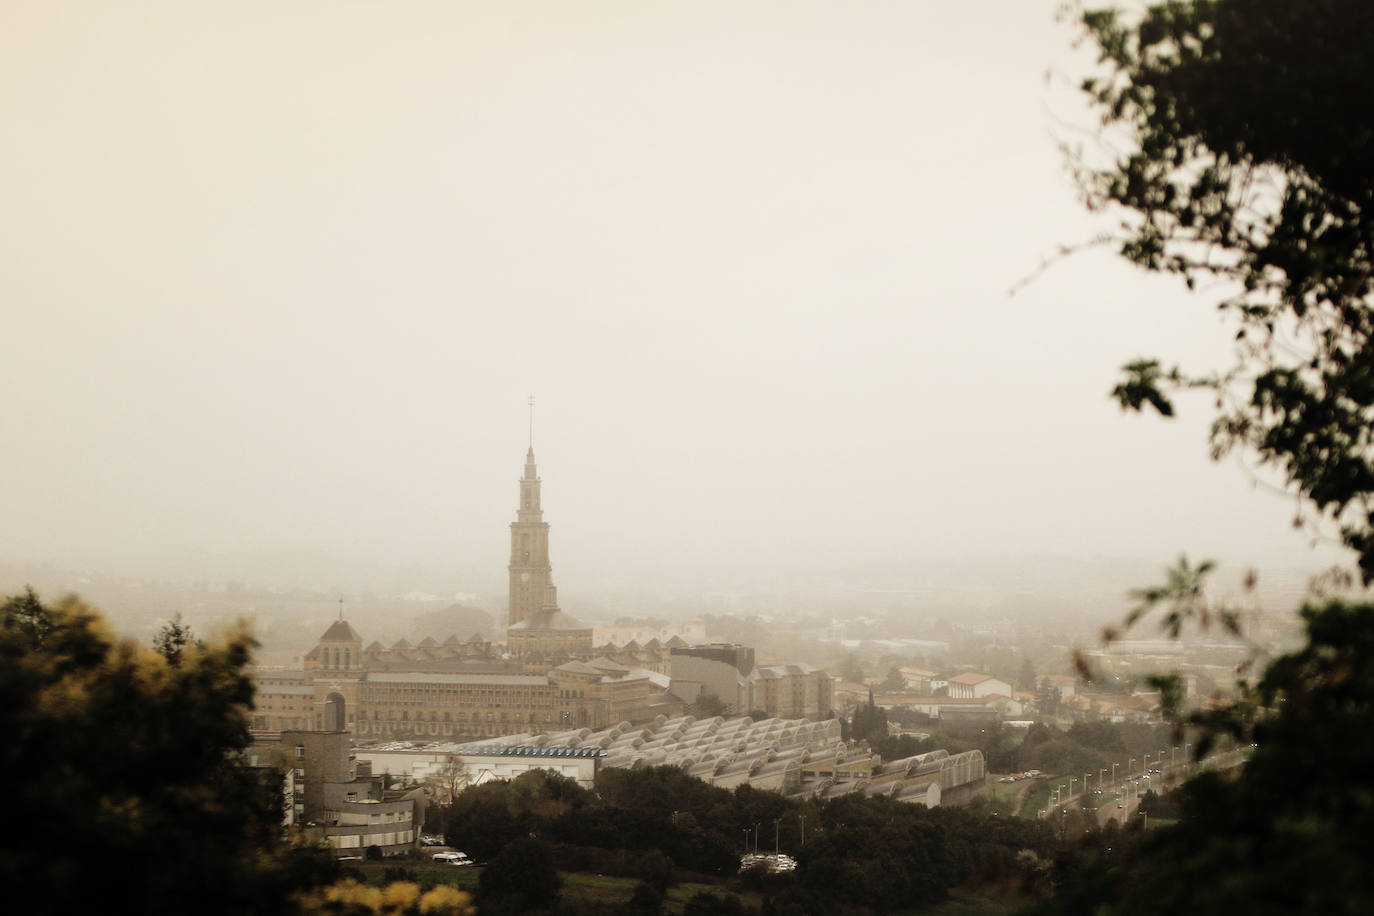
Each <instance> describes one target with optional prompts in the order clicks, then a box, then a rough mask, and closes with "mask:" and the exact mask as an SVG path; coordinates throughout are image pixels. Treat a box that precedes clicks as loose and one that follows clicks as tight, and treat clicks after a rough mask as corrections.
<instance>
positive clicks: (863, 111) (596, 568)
mask: <svg viewBox="0 0 1374 916" xmlns="http://www.w3.org/2000/svg"><path fill="white" fill-rule="evenodd" d="M1057 5H1058V4H1057V2H1051V0H1040V2H1026V0H1002V2H983V3H972V4H955V5H935V4H927V3H895V4H889V3H875V4H867V5H864V6H863V7H862V8H858V9H856V8H854V7H852V6H843V5H825V4H808V5H797V4H790V3H780V2H778V3H768V2H760V3H744V4H740V3H729V4H724V3H722V4H691V5H690V7H689V6H686V5H684V6H681V7H677V8H672V7H668V6H664V5H645V4H639V3H588V4H574V5H569V4H561V3H550V2H530V3H521V4H507V3H491V4H481V3H464V4H451V5H450V4H426V3H391V4H386V5H376V6H371V5H340V4H333V3H329V4H326V3H294V4H287V5H282V4H265V3H264V4H249V5H247V6H245V5H242V4H239V5H235V6H233V7H232V8H230V7H224V8H219V9H215V8H207V7H205V6H202V5H198V4H197V5H191V6H188V5H185V4H178V3H153V4H149V5H145V6H143V7H140V11H139V13H138V14H137V15H134V14H131V13H130V11H128V10H126V9H119V8H115V7H111V6H108V5H104V4H96V3H89V4H71V3H68V4H49V3H32V4H25V3H19V4H13V3H12V4H7V5H6V7H5V8H4V10H3V11H0V52H2V53H0V74H2V75H0V117H3V118H4V121H5V123H7V124H9V125H11V132H10V135H9V138H8V139H7V141H6V143H5V144H3V146H0V196H3V198H4V199H5V200H6V202H7V204H6V207H5V209H4V213H3V215H0V233H3V244H0V276H3V277H4V278H5V279H4V281H3V286H4V295H3V297H0V298H3V303H4V304H3V305H0V309H3V311H4V313H5V326H6V327H7V329H8V330H9V335H8V336H9V341H10V346H9V347H8V348H7V354H6V358H5V360H4V361H3V362H0V386H3V388H4V390H5V391H6V392H7V396H6V404H7V410H6V411H5V419H4V427H5V431H6V436H5V439H6V441H7V447H6V449H5V454H4V458H3V466H4V473H3V474H0V507H3V508H2V510H0V516H2V517H3V520H4V521H3V524H0V556H3V557H5V558H7V560H8V561H10V562H12V563H14V564H18V565H19V566H20V567H24V568H27V567H26V564H41V563H50V564H54V565H55V566H57V567H60V568H62V569H72V570H98V571H102V572H108V573H117V574H121V575H129V576H144V577H151V578H164V579H184V580H209V581H222V580H235V581H243V582H257V583H267V584H276V585H280V586H283V587H295V586H301V587H311V588H321V589H340V590H351V589H374V590H392V591H396V592H405V591H411V590H422V591H429V592H435V593H442V594H443V595H445V596H449V595H451V594H454V593H479V594H481V593H485V594H499V593H501V592H502V590H503V589H504V584H503V583H504V578H505V563H506V560H507V551H508V544H507V529H508V526H509V524H510V522H511V520H512V517H513V511H514V501H515V496H516V487H515V480H516V478H517V476H518V475H519V472H520V466H521V461H522V459H523V454H524V451H525V448H526V445H527V437H528V435H529V432H528V421H529V418H528V415H527V406H526V401H527V398H528V397H529V396H530V395H531V394H533V395H534V396H535V399H536V406H535V408H534V421H533V439H534V447H535V450H536V453H537V455H538V459H539V464H540V471H541V475H542V477H543V479H544V508H545V513H546V518H547V519H548V520H549V521H550V522H551V523H552V525H553V547H552V551H553V552H552V562H553V566H554V570H555V575H556V576H557V578H558V581H559V583H560V585H561V587H562V589H563V595H564V598H565V604H566V605H567V606H569V608H570V609H572V610H574V611H576V610H577V609H578V606H579V601H581V602H583V603H584V604H585V603H599V602H601V601H602V600H604V594H605V593H606V592H607V591H608V590H620V591H626V590H631V591H635V590H637V591H640V592H642V593H644V594H650V595H655V594H662V593H664V592H674V591H680V590H682V589H683V588H685V587H687V588H693V589H695V588H701V589H702V590H704V591H709V590H711V589H713V588H726V587H731V586H733V585H735V584H738V583H741V582H745V583H758V582H769V581H773V580H780V581H786V580H792V579H795V578H797V577H799V576H805V577H811V578H812V580H813V581H820V580H825V579H826V578H827V577H832V578H834V577H838V578H839V579H842V580H843V579H844V578H845V577H846V576H849V575H851V574H853V573H854V571H856V570H859V571H864V572H862V573H861V574H860V575H859V576H858V578H860V579H863V578H864V577H866V576H867V577H868V578H870V579H885V580H889V581H898V582H899V584H900V579H901V576H902V574H903V573H905V572H907V571H911V572H912V574H913V575H917V576H920V575H928V574H929V571H931V570H941V569H948V568H951V567H954V568H957V569H958V570H961V572H960V573H959V575H962V576H965V577H968V578H976V577H977V572H976V570H977V569H978V568H979V565H980V564H986V566H985V568H986V569H987V570H989V571H990V572H989V578H991V579H993V580H996V579H997V578H998V574H997V572H996V571H997V570H999V569H1005V568H1008V566H1009V565H1010V566H1011V567H1015V568H1017V569H1021V570H1025V569H1027V568H1035V567H1037V566H1043V569H1044V570H1049V571H1053V570H1057V569H1063V570H1065V571H1064V573H1063V575H1062V581H1059V582H1057V583H1052V582H1042V583H1039V584H1037V585H1036V586H1035V588H1036V589H1040V588H1043V589H1044V590H1045V591H1044V594H1041V595H1039V596H1038V597H1039V600H1051V601H1052V600H1053V599H1054V596H1055V595H1056V594H1068V593H1071V592H1072V591H1073V589H1074V588H1075V577H1076V576H1081V575H1084V570H1085V569H1091V568H1092V564H1094V563H1101V564H1103V565H1104V568H1124V569H1127V570H1129V571H1130V574H1131V575H1134V573H1135V571H1136V570H1137V569H1139V568H1140V567H1141V565H1142V564H1143V565H1145V566H1146V567H1148V568H1152V567H1153V566H1155V565H1161V566H1162V565H1163V564H1165V563H1167V562H1170V561H1171V560H1172V559H1173V558H1174V557H1175V556H1177V555H1178V554H1180V553H1187V554H1189V555H1190V556H1194V557H1204V556H1206V557H1216V558H1219V559H1221V560H1223V561H1225V562H1227V563H1229V564H1231V565H1232V566H1233V567H1234V568H1240V567H1243V566H1248V565H1254V566H1256V567H1258V568H1259V569H1260V570H1261V571H1262V572H1263V570H1265V569H1266V568H1273V569H1281V570H1286V571H1291V570H1293V569H1317V568H1320V567H1323V566H1326V565H1329V564H1330V563H1332V562H1335V561H1336V560H1339V559H1343V558H1344V554H1342V553H1341V552H1339V551H1336V550H1324V551H1318V552H1315V553H1314V552H1312V550H1311V548H1310V544H1311V539H1312V535H1311V532H1303V531H1293V530H1291V528H1290V526H1289V524H1288V519H1289V518H1290V517H1291V516H1292V514H1293V504H1292V502H1291V500H1289V499H1287V498H1285V497H1283V496H1281V495H1275V494H1274V493H1272V492H1269V491H1268V490H1267V489H1265V488H1263V487H1261V488H1256V487H1254V486H1253V485H1252V483H1251V480H1250V477H1249V475H1248V474H1247V473H1246V472H1245V471H1244V469H1242V468H1240V467H1238V466H1237V465H1236V464H1234V463H1223V464H1220V465H1213V464H1210V463H1208V462H1207V461H1206V460H1205V454H1206V424H1207V422H1208V420H1209V413H1210V409H1211V404H1210V403H1209V402H1206V401H1205V398H1203V399H1202V401H1201V402H1199V403H1197V404H1195V405H1189V404H1187V403H1186V402H1185V403H1184V405H1183V410H1182V416H1181V417H1179V418H1177V419H1175V420H1174V421H1172V422H1171V423H1164V422H1161V421H1159V420H1157V419H1155V418H1152V417H1149V416H1147V417H1138V416H1125V415H1123V414H1121V413H1120V411H1119V410H1118V409H1117V408H1116V407H1115V406H1114V405H1113V404H1112V403H1110V402H1109V401H1108V399H1107V397H1106V395H1107V392H1108V390H1109V389H1110V387H1111V386H1112V384H1113V383H1114V381H1115V379H1116V376H1117V369H1118V367H1119V366H1120V365H1121V364H1122V363H1124V362H1126V361H1128V360H1130V359H1133V358H1135V357H1137V356H1140V355H1155V354H1161V355H1164V356H1166V357H1167V358H1171V359H1172V358H1177V359H1179V360H1181V361H1183V362H1185V363H1190V364H1192V365H1193V366H1197V367H1206V366H1210V365H1218V364H1221V363H1224V362H1225V360H1226V359H1227V355H1228V338H1229V336H1230V332H1228V331H1227V329H1226V328H1225V327H1223V326H1222V325H1221V324H1220V322H1219V321H1218V319H1217V318H1216V316H1215V313H1214V311H1213V309H1212V308H1211V301H1210V300H1209V298H1208V294H1207V292H1206V291H1204V292H1202V293H1199V294H1196V295H1188V294H1186V293H1184V292H1183V291H1182V290H1181V286H1180V285H1178V284H1175V283H1173V282H1171V281H1170V280H1168V279H1165V278H1159V277H1150V276H1146V275H1143V274H1140V273H1136V272H1132V271H1131V270H1130V269H1129V268H1127V267H1126V266H1124V265H1122V264H1121V263H1119V262H1117V261H1114V260H1112V258H1111V256H1110V252H1108V251H1105V250H1094V249H1089V250H1086V251H1084V252H1082V253H1079V254H1076V255H1073V256H1071V257H1069V258H1067V259H1065V260H1063V261H1062V262H1059V263H1056V264H1054V265H1053V266H1051V267H1050V268H1049V269H1048V270H1046V271H1044V272H1043V273H1040V272H1039V268H1040V266H1041V264H1042V262H1043V261H1045V260H1046V259H1050V258H1053V256H1054V255H1055V253H1056V251H1057V249H1058V247H1059V246H1060V245H1064V244H1070V245H1071V244H1076V243H1081V242H1083V241H1085V240H1088V239H1090V238H1091V237H1093V236H1094V234H1095V233H1097V232H1098V231H1100V230H1101V229H1102V228H1103V227H1104V226H1106V225H1108V224H1106V223H1102V222H1095V221H1094V220H1093V218H1091V217H1090V216H1088V215H1085V213H1084V212H1083V209H1082V206H1081V204H1080V202H1079V199H1078V194H1077V192H1076V190H1075V188H1074V186H1073V183H1072V180H1071V178H1070V176H1069V175H1068V173H1067V171H1066V168H1065V163H1064V158H1063V155H1062V152H1061V149H1060V147H1061V145H1062V144H1069V145H1073V144H1078V143H1080V142H1087V143H1089V144H1091V143H1092V142H1093V141H1094V131H1093V128H1092V123H1091V120H1090V118H1089V116H1088V115H1087V114H1086V112H1085V109H1084V108H1083V106H1082V103H1081V102H1080V100H1079V99H1078V97H1077V94H1076V92H1075V85H1076V82H1077V79H1078V76H1079V75H1080V74H1081V73H1082V72H1083V71H1084V69H1085V68H1087V67H1088V66H1090V64H1091V58H1090V57H1088V56H1086V55H1084V54H1078V53H1076V52H1074V51H1073V50H1071V49H1070V46H1071V43H1072V39H1073V32H1072V30H1071V29H1070V28H1068V27H1066V26H1062V25H1057V24H1056V23H1055V21H1054V15H1053V13H1054V9H1055V7H1056V6H1057ZM1028 280H1029V282H1027V281H1028ZM1013 289H1015V290H1016V292H1015V294H1013V293H1012V290H1013ZM1085 564H1086V565H1085ZM970 570H972V571H970ZM1285 575H1287V573H1285ZM1043 577H1049V578H1053V577H1052V576H1050V574H1049V573H1048V572H1047V573H1044V574H1043V576H1042V578H1043ZM956 578H957V577H956ZM937 579H938V576H937ZM1136 584H1141V583H1140V582H1139V581H1138V580H1135V579H1130V577H1129V576H1126V575H1123V576H1122V581H1121V583H1120V590H1124V589H1125V588H1126V587H1129V586H1131V585H1136ZM4 585H5V586H6V587H7V588H13V587H18V586H19V585H22V582H14V583H11V582H6V583H4ZM990 587H994V588H995V587H996V582H995V581H994V582H993V583H992V584H991V586H990ZM1017 587H1018V588H1019V589H1020V590H1021V592H1022V593H1024V592H1025V587H1024V585H1023V584H1022V585H1018V586H1017ZM1116 590H1117V588H1116V585H1115V584H1113V585H1112V586H1111V588H1110V591H1116ZM1046 596H1048V598H1047V597H1046ZM1032 597H1036V596H1032ZM492 610H494V611H499V610H500V608H496V607H494V608H492ZM1112 610H1113V611H1114V610H1115V609H1112Z"/></svg>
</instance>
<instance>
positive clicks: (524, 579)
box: [520, 572, 530, 582]
mask: <svg viewBox="0 0 1374 916" xmlns="http://www.w3.org/2000/svg"><path fill="white" fill-rule="evenodd" d="M520 581H521V582H528V581H530V574H529V573H527V572H522V573H521V574H520Z"/></svg>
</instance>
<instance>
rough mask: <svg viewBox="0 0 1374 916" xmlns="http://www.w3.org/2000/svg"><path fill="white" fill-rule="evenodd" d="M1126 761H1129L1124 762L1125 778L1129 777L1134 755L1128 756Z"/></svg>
mask: <svg viewBox="0 0 1374 916" xmlns="http://www.w3.org/2000/svg"><path fill="white" fill-rule="evenodd" d="M1128 761H1129V762H1128V763H1127V764H1126V778H1127V779H1130V778H1131V767H1133V766H1135V758H1134V757H1130V758H1128Z"/></svg>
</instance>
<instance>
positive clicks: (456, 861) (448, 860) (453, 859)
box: [434, 852, 473, 865]
mask: <svg viewBox="0 0 1374 916" xmlns="http://www.w3.org/2000/svg"><path fill="white" fill-rule="evenodd" d="M434 861H436V862H442V863H444V864H445V865H471V864H473V863H472V860H471V859H469V858H468V856H467V853H464V852H436V853H435V854H434Z"/></svg>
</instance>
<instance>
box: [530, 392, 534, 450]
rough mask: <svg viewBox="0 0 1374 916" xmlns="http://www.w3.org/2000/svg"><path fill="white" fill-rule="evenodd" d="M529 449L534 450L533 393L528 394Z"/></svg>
mask: <svg viewBox="0 0 1374 916" xmlns="http://www.w3.org/2000/svg"><path fill="white" fill-rule="evenodd" d="M530 451H534V395H530Z"/></svg>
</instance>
